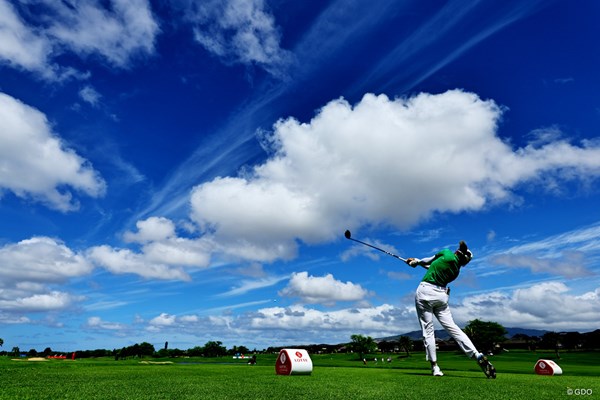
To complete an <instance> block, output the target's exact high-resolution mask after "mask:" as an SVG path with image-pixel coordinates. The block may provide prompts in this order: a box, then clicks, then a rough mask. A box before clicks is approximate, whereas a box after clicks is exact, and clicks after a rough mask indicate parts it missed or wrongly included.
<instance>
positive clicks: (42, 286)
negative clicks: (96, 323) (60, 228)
mask: <svg viewBox="0 0 600 400" xmlns="http://www.w3.org/2000/svg"><path fill="white" fill-rule="evenodd" d="M92 269H93V265H92V264H91V263H89V262H88V261H87V260H86V258H85V257H84V256H83V255H82V254H79V253H76V252H74V251H72V250H71V249H69V248H68V247H67V246H65V244H64V243H62V242H60V241H58V240H55V239H52V238H49V237H32V238H31V239H27V240H22V241H20V242H18V243H10V244H7V245H4V246H3V247H0V309H2V311H3V312H4V313H5V314H3V315H0V320H1V321H4V322H7V323H28V322H30V321H29V319H28V318H26V317H24V316H23V315H22V314H23V313H30V312H48V311H61V310H65V309H68V308H71V307H73V306H75V305H77V304H78V303H79V302H81V301H82V300H83V297H82V296H78V295H73V294H70V293H67V292H63V291H58V290H51V289H50V286H49V285H52V284H63V283H66V282H68V281H69V280H70V279H72V278H77V277H82V276H86V275H88V274H90V273H91V271H92ZM11 321H12V322H11Z"/></svg>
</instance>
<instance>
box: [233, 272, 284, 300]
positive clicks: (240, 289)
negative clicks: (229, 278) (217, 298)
mask: <svg viewBox="0 0 600 400" xmlns="http://www.w3.org/2000/svg"><path fill="white" fill-rule="evenodd" d="M286 278H287V276H272V277H265V278H261V279H253V280H246V279H243V280H242V281H241V282H240V284H239V285H238V286H236V287H233V288H232V289H231V290H229V291H228V292H225V293H223V294H222V295H221V296H223V297H229V296H238V295H241V294H244V293H248V292H250V291H252V290H257V289H263V288H266V287H271V286H274V285H276V284H278V283H279V282H281V281H282V280H284V279H286Z"/></svg>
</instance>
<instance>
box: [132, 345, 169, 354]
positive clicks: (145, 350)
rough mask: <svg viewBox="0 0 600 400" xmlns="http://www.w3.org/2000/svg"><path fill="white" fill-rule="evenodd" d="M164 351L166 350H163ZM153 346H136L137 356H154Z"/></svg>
mask: <svg viewBox="0 0 600 400" xmlns="http://www.w3.org/2000/svg"><path fill="white" fill-rule="evenodd" d="M165 349H166V348H165ZM154 351H155V350H154V346H153V345H151V344H150V343H148V342H142V343H140V344H139V346H138V353H137V354H138V355H139V356H152V355H154Z"/></svg>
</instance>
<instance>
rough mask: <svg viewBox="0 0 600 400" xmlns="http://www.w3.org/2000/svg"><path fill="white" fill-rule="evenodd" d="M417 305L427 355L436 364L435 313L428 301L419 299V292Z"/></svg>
mask: <svg viewBox="0 0 600 400" xmlns="http://www.w3.org/2000/svg"><path fill="white" fill-rule="evenodd" d="M415 305H416V306H417V316H418V317H419V323H420V324H421V331H422V333H423V344H424V345H425V354H426V355H427V359H428V360H429V361H430V362H433V363H435V362H437V354H436V350H435V330H434V327H433V311H432V309H431V305H430V304H429V302H428V301H427V300H424V299H420V298H419V292H417V297H416V299H415Z"/></svg>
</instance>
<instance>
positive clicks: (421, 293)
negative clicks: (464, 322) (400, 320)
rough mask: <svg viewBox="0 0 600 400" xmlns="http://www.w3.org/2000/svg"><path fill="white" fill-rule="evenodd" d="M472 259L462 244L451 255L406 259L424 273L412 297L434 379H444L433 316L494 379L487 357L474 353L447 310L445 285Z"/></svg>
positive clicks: (492, 367)
mask: <svg viewBox="0 0 600 400" xmlns="http://www.w3.org/2000/svg"><path fill="white" fill-rule="evenodd" d="M472 258H473V253H472V252H471V250H469V248H468V247H467V244H466V243H465V242H464V241H461V242H460V244H459V246H458V249H457V250H456V251H454V252H452V251H451V250H449V249H444V250H441V251H440V252H439V253H437V254H436V255H434V256H432V257H428V258H423V259H418V258H407V259H406V263H407V264H408V265H410V266H411V267H416V266H417V265H420V266H422V267H424V268H425V269H427V272H426V273H425V276H424V277H423V279H422V280H421V283H420V284H419V287H418V288H417V292H416V295H415V304H416V307H417V315H418V317H419V322H420V324H421V330H422V331H423V343H424V344H425V352H426V355H427V359H428V360H429V362H430V363H431V372H432V374H433V375H434V376H443V375H444V373H443V372H442V371H441V369H440V367H439V366H438V364H437V353H436V349H435V335H434V327H433V316H434V315H435V317H436V318H437V320H438V321H439V322H440V324H441V325H442V327H443V328H444V329H445V330H446V332H448V333H449V334H450V336H452V338H454V340H455V341H456V343H457V344H458V346H459V347H460V349H461V350H462V351H463V352H464V353H465V354H466V355H467V356H468V357H470V358H473V359H475V360H476V361H477V364H478V365H479V366H480V367H481V369H482V370H483V373H484V374H485V376H487V377H488V378H496V369H495V368H494V366H493V365H492V364H491V363H490V362H489V361H488V359H487V357H486V356H485V355H483V354H482V353H480V352H479V351H477V349H476V348H475V345H473V342H472V341H471V339H469V337H468V336H467V335H466V334H465V333H464V332H463V331H462V330H461V329H460V328H459V327H458V325H456V323H455V322H454V319H453V318H452V313H451V312H450V307H449V306H448V298H449V294H450V289H449V288H448V284H449V283H450V282H452V281H453V280H455V279H456V278H457V277H458V274H459V273H460V268H461V267H464V266H465V265H467V264H468V263H469V261H471V259H472Z"/></svg>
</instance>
